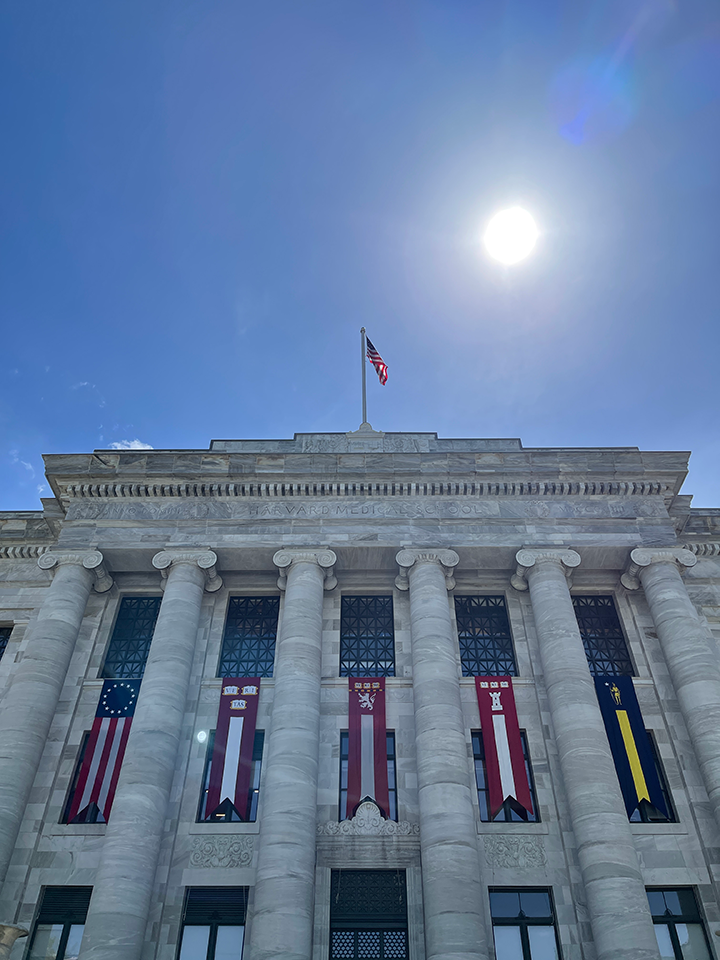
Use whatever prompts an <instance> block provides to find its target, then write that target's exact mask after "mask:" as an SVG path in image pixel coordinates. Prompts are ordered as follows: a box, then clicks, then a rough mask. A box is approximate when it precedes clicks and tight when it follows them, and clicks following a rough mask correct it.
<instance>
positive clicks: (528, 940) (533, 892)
mask: <svg viewBox="0 0 720 960" xmlns="http://www.w3.org/2000/svg"><path fill="white" fill-rule="evenodd" d="M490 914H491V916H492V924H493V938H494V940H495V956H496V958H497V960H558V958H559V956H560V944H559V941H558V936H557V929H556V926H555V911H554V908H553V902H552V896H551V893H550V890H548V889H542V888H540V889H538V888H535V889H533V888H531V887H520V888H519V889H511V888H503V887H491V888H490Z"/></svg>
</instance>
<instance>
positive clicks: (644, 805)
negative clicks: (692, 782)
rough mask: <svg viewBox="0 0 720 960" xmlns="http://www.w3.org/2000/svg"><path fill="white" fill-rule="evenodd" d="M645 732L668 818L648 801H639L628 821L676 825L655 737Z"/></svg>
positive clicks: (675, 817)
mask: <svg viewBox="0 0 720 960" xmlns="http://www.w3.org/2000/svg"><path fill="white" fill-rule="evenodd" d="M645 732H646V733H647V738H648V741H649V743H650V751H651V753H652V755H653V760H654V761H655V770H656V771H657V775H658V780H659V781H660V790H661V791H662V795H663V800H664V801H665V807H666V809H667V811H668V813H669V814H670V816H669V817H666V816H665V815H664V814H662V813H660V811H659V810H657V809H656V808H655V807H654V806H653V805H652V804H651V803H650V802H649V801H648V800H641V801H640V803H639V804H638V806H637V808H636V809H635V810H633V812H632V814H631V816H630V820H631V821H632V823H677V816H676V814H675V807H674V806H673V802H672V797H671V796H670V790H669V788H668V784H667V778H666V776H665V770H664V769H663V765H662V760H661V759H660V754H659V752H658V748H657V744H656V743H655V737H654V736H653V735H652V733H651V732H650V731H649V730H646V731H645Z"/></svg>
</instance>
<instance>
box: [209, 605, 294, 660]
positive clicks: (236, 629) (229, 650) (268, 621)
mask: <svg viewBox="0 0 720 960" xmlns="http://www.w3.org/2000/svg"><path fill="white" fill-rule="evenodd" d="M279 610H280V598H279V597H232V598H231V599H230V603H229V605H228V614H227V620H226V621H225V634H224V636H223V644H222V651H221V653H220V663H219V664H218V676H219V677H271V676H272V675H273V666H274V665H275V639H276V637H277V624H278V611H279Z"/></svg>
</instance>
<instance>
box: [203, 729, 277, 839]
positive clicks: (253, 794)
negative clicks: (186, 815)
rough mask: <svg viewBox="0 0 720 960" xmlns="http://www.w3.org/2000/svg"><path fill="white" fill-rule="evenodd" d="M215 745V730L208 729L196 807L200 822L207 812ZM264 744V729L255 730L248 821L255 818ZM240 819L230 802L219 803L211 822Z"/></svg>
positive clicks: (252, 820)
mask: <svg viewBox="0 0 720 960" xmlns="http://www.w3.org/2000/svg"><path fill="white" fill-rule="evenodd" d="M214 745H215V731H214V730H211V731H210V736H209V737H208V746H207V752H206V754H205V770H204V771H203V781H202V782H203V788H202V793H201V794H200V807H199V808H198V815H197V822H198V823H202V822H204V820H205V814H206V812H207V798H208V790H209V789H210V772H211V770H212V755H213V747H214ZM264 745H265V731H264V730H256V731H255V739H254V741H253V754H252V771H251V773H250V796H249V800H250V817H249V818H248V821H247V822H248V823H254V822H255V821H256V820H257V808H258V800H259V799H260V771H261V769H262V755H263V746H264ZM240 820H242V817H241V816H240V814H239V813H238V812H237V810H236V809H235V807H234V805H233V804H232V803H227V804H221V806H220V808H219V809H218V810H217V811H216V813H215V816H214V817H212V821H211V822H212V823H231V822H233V823H236V822H238V821H240Z"/></svg>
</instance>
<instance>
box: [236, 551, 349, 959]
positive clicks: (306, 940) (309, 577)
mask: <svg viewBox="0 0 720 960" xmlns="http://www.w3.org/2000/svg"><path fill="white" fill-rule="evenodd" d="M281 554H283V555H286V556H287V557H290V556H293V554H292V551H281V552H280V554H276V557H275V562H276V563H278V564H281V559H280V558H281ZM325 555H326V557H328V555H329V557H328V564H327V565H329V560H330V559H331V560H332V562H334V559H335V558H334V555H333V554H330V551H326V552H325ZM320 556H321V559H323V557H322V554H321V555H320ZM285 565H288V564H285ZM325 576H326V574H325V570H324V569H323V567H321V566H320V565H319V563H318V561H317V560H316V559H315V558H314V557H313V556H311V555H310V556H308V555H305V556H303V555H299V556H298V557H297V558H296V559H293V560H292V563H291V564H289V571H288V573H287V582H286V584H284V586H285V602H284V605H283V613H282V622H281V624H280V631H279V636H278V641H277V654H276V658H275V691H274V699H273V708H272V722H271V724H270V737H269V742H268V745H267V759H266V760H265V774H264V785H263V798H261V801H260V805H261V811H260V838H259V852H258V863H257V880H256V884H255V902H254V908H253V914H252V924H251V928H250V937H249V944H248V945H249V948H250V957H252V960H309V958H310V956H311V953H312V926H313V909H314V885H315V843H316V833H317V826H316V821H317V777H318V755H319V739H320V676H321V652H322V608H323V589H324V580H325Z"/></svg>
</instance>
